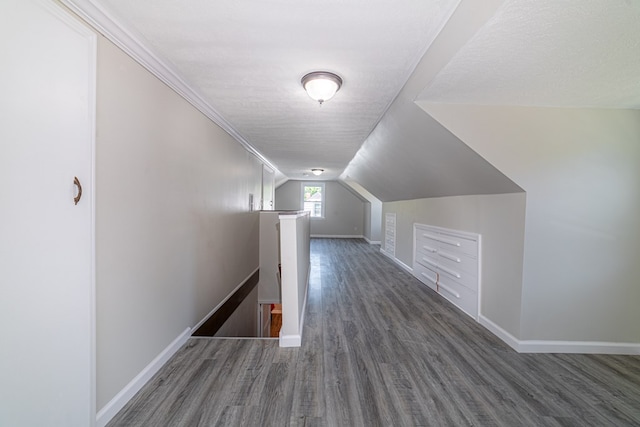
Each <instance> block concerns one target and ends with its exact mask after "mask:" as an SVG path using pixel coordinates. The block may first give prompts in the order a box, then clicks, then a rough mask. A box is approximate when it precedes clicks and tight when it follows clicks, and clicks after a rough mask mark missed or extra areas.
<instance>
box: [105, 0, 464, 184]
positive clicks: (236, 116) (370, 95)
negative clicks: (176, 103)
mask: <svg viewBox="0 0 640 427" xmlns="http://www.w3.org/2000/svg"><path fill="white" fill-rule="evenodd" d="M93 3H94V4H100V6H101V7H102V8H104V9H105V10H108V11H109V13H110V14H111V15H112V16H113V17H114V18H115V19H116V21H117V22H119V23H120V24H121V25H122V26H123V27H125V28H126V29H127V30H128V31H130V32H132V33H133V34H136V35H137V37H139V38H140V39H142V40H143V41H145V42H146V43H147V44H148V46H149V47H150V50H151V51H153V52H154V53H155V54H156V55H157V56H159V57H161V58H163V59H164V60H167V61H169V62H171V63H172V65H173V66H174V67H175V69H177V70H179V73H180V74H181V76H182V77H183V79H184V80H185V81H186V82H187V83H188V84H189V85H190V86H192V87H193V88H194V89H196V90H197V91H198V92H200V93H201V94H202V95H203V97H204V98H205V99H206V100H207V102H208V103H209V104H210V105H211V106H212V107H213V108H214V109H215V110H216V111H217V112H218V113H219V114H220V115H221V116H222V117H224V119H226V121H228V122H229V124H230V125H231V126H232V127H233V128H234V129H235V130H237V132H238V133H239V134H240V135H241V136H242V137H243V138H244V139H245V140H246V141H247V142H248V143H249V144H251V145H252V146H253V147H254V148H256V149H257V150H258V151H259V152H260V153H261V154H262V155H264V156H265V157H266V158H268V159H269V160H270V161H271V162H272V163H273V164H274V165H275V166H276V167H277V168H278V169H279V170H280V171H281V172H283V173H284V174H285V175H287V176H288V177H289V178H293V179H296V178H301V177H302V176H303V174H304V173H306V172H308V171H309V170H310V169H311V168H314V167H320V168H323V169H325V171H326V173H325V174H324V175H323V176H322V178H323V179H334V178H337V177H338V176H339V175H340V173H341V172H342V171H343V169H344V168H345V167H346V166H347V164H348V163H349V161H350V160H351V159H352V158H353V156H354V155H355V153H356V152H357V150H358V149H359V148H360V146H361V144H362V143H363V142H364V140H365V139H366V138H367V136H368V135H369V133H370V132H371V131H372V129H373V128H374V127H375V125H376V123H377V122H378V120H379V119H380V117H381V116H382V115H383V114H384V112H385V111H386V109H387V107H388V106H389V104H390V103H391V102H392V101H393V99H394V98H395V96H396V95H397V94H398V92H399V91H400V89H401V88H402V86H403V85H404V84H405V82H406V80H407V79H408V78H409V76H410V74H411V72H412V71H413V69H414V67H415V65H416V64H417V62H418V61H419V60H420V58H421V57H422V55H423V54H424V52H425V50H426V49H427V47H428V46H429V44H430V43H431V42H432V41H433V39H434V38H435V37H436V36H437V34H438V32H439V31H440V29H441V28H442V27H443V26H444V25H445V23H446V22H447V19H448V18H449V17H450V15H451V14H452V13H453V11H454V10H455V8H456V6H457V5H458V3H459V0H431V1H425V0H396V1H393V2H390V1H388V0H350V1H343V0H327V1H323V2H321V3H318V2H316V1H310V0H297V1H291V0H288V1H284V0H280V1H274V0H268V1H265V0H259V1H258V0H254V1H237V0H221V1H210V0H189V1H177V0H137V1H131V0H95V1H93ZM314 70H328V71H333V72H335V73H337V74H339V75H340V76H341V77H342V78H343V80H344V85H343V87H342V89H341V90H340V91H339V92H338V94H337V95H336V96H335V97H334V98H333V99H332V100H330V101H328V102H327V103H325V104H324V105H323V106H322V107H320V106H319V105H318V104H317V103H314V102H313V101H312V100H311V99H310V98H309V97H308V96H307V95H306V93H305V92H304V90H303V89H302V86H301V84H300V79H301V77H302V76H303V75H305V74H306V73H308V72H310V71H314Z"/></svg>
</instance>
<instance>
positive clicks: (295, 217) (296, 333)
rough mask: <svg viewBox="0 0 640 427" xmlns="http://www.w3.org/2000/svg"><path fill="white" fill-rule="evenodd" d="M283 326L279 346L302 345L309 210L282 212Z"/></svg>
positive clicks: (306, 281)
mask: <svg viewBox="0 0 640 427" xmlns="http://www.w3.org/2000/svg"><path fill="white" fill-rule="evenodd" d="M279 218H280V263H281V269H282V328H281V329H280V347H300V345H301V344H302V327H303V324H304V312H305V306H306V301H307V289H308V279H309V265H310V246H309V245H310V228H309V213H308V212H291V213H281V214H280V216H279Z"/></svg>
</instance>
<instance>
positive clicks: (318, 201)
mask: <svg viewBox="0 0 640 427" xmlns="http://www.w3.org/2000/svg"><path fill="white" fill-rule="evenodd" d="M302 205H303V209H304V210H305V211H307V212H311V218H324V183H323V182H305V183H304V184H302Z"/></svg>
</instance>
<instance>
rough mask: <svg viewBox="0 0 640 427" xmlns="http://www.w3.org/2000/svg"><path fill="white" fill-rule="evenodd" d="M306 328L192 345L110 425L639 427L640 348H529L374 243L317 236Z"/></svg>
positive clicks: (193, 341)
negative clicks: (488, 326) (288, 343)
mask: <svg viewBox="0 0 640 427" xmlns="http://www.w3.org/2000/svg"><path fill="white" fill-rule="evenodd" d="M304 328H305V329H304V335H303V339H302V347H300V348H279V347H278V341H277V340H267V339H216V338H191V339H189V341H188V342H187V344H186V345H185V346H184V347H183V348H182V349H181V350H180V351H178V353H177V354H176V355H175V356H174V357H173V358H172V359H171V360H170V361H169V362H168V363H167V364H166V365H165V366H164V367H163V368H162V369H161V370H160V372H159V373H158V374H157V375H156V376H155V377H154V378H153V379H152V380H151V381H149V383H148V384H147V385H146V386H145V387H144V388H143V389H142V390H141V391H140V392H139V393H138V394H137V395H136V396H135V397H134V398H133V399H132V400H131V401H130V402H129V404H128V405H127V406H125V408H124V409H123V410H122V411H121V412H120V413H119V414H118V415H117V416H116V417H114V418H113V420H112V422H111V423H110V424H109V426H112V427H115V426H214V425H216V426H217V425H219V426H283V425H292V426H416V425H422V426H460V425H475V426H496V425H498V426H503V425H504V426H521V425H524V426H569V425H576V426H605V425H616V426H632V425H640V356H599V355H552V354H518V353H516V352H514V351H513V350H512V349H510V348H509V347H508V346H507V345H505V344H503V343H502V342H501V341H500V340H499V339H498V338H496V337H494V336H493V335H492V334H491V333H489V332H488V331H486V330H485V329H484V328H483V327H482V326H480V325H479V324H477V323H476V322H474V321H473V320H472V319H471V318H468V317H467V316H466V315H465V314H463V313H461V312H460V311H459V310H458V309H456V308H455V307H454V306H453V305H451V304H449V303H448V302H447V301H445V300H444V299H443V298H441V297H440V296H438V295H437V294H435V293H434V292H432V291H431V290H430V289H428V288H427V287H426V286H424V285H422V284H421V283H420V282H418V281H417V280H416V279H415V278H414V277H412V276H411V275H410V274H409V273H407V272H405V271H403V270H401V269H399V268H398V267H397V266H396V265H395V264H393V263H392V262H391V261H390V260H388V259H387V258H386V257H384V256H383V255H382V254H380V252H379V248H378V246H371V245H368V244H367V243H365V242H364V241H363V240H352V239H312V242H311V278H310V288H309V296H308V305H307V310H306V319H305V325H304Z"/></svg>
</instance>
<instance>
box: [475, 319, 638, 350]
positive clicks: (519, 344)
mask: <svg viewBox="0 0 640 427" xmlns="http://www.w3.org/2000/svg"><path fill="white" fill-rule="evenodd" d="M478 321H479V322H480V324H481V325H482V326H484V327H485V328H487V329H488V330H489V331H491V332H492V333H493V334H494V335H495V336H497V337H498V338H500V339H501V340H502V341H504V342H505V343H506V344H507V345H509V346H510V347H511V348H513V349H514V350H515V351H517V352H518V353H578V354H624V355H640V344H639V343H616V342H604V341H554V340H519V339H517V338H516V337H514V336H513V335H511V334H510V333H509V332H507V331H505V330H504V329H502V328H501V327H500V326H498V325H496V324H495V323H494V322H492V321H491V320H489V319H488V318H486V317H485V316H483V315H480V316H479V318H478Z"/></svg>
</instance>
